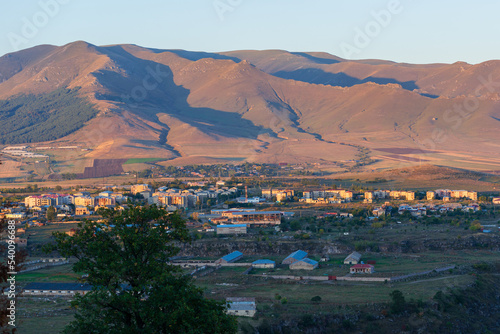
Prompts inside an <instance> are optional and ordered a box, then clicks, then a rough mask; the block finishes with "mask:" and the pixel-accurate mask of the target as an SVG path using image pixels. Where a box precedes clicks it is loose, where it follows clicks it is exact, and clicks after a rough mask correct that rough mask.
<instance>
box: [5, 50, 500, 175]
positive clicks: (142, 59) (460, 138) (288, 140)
mask: <svg viewBox="0 0 500 334" xmlns="http://www.w3.org/2000/svg"><path fill="white" fill-rule="evenodd" d="M61 89H64V90H66V91H67V92H70V93H68V94H69V95H68V96H66V99H68V98H69V97H72V96H73V95H75V97H72V101H75V103H76V104H77V103H80V102H78V101H79V100H80V99H81V103H82V104H84V105H86V106H88V104H89V103H90V104H91V105H92V106H93V108H94V110H95V113H90V112H88V109H85V110H86V113H85V117H80V118H78V117H73V114H71V117H70V118H71V119H73V120H74V122H73V123H74V124H73V123H72V124H71V127H67V123H68V117H59V116H57V117H56V116H55V115H59V114H57V113H56V112H58V113H61V110H59V109H60V108H61V106H60V105H61V103H59V104H56V105H55V106H52V107H51V105H50V104H47V103H46V102H44V103H45V104H44V107H40V108H39V114H41V115H42V116H43V114H44V113H48V114H50V115H51V117H50V118H49V117H48V116H47V117H45V118H43V119H44V122H45V123H44V130H43V131H44V132H45V131H49V132H50V131H51V130H50V129H48V128H50V127H52V128H54V129H56V128H61V127H63V128H66V127H67V128H68V130H67V131H65V132H60V134H57V133H56V134H55V135H54V136H55V137H57V138H55V137H54V138H52V137H47V138H50V139H49V141H47V139H43V138H44V137H41V136H40V135H31V136H28V137H18V138H32V139H30V142H31V143H30V145H31V146H43V147H47V146H52V147H54V146H56V147H57V146H63V145H64V146H70V145H74V146H77V147H79V148H82V149H84V150H82V151H80V153H78V154H76V155H75V154H73V155H71V159H72V160H74V161H80V162H81V163H82V164H83V165H85V164H86V165H89V162H90V161H92V160H93V159H102V158H106V159H131V158H152V159H153V158H155V159H158V160H164V163H165V164H188V163H220V162H228V161H231V162H238V161H249V162H270V163H277V162H288V163H295V162H296V163H304V162H309V163H319V164H332V166H335V165H336V166H338V167H339V168H341V167H345V166H347V165H352V164H353V163H356V164H357V165H358V166H359V165H367V166H365V167H364V168H372V169H384V168H390V167H394V166H395V165H398V166H399V165H401V166H406V165H408V164H416V163H422V162H425V163H431V164H437V165H447V166H451V167H464V168H470V169H476V170H499V169H500V143H499V139H500V134H499V133H500V132H499V131H498V130H499V127H500V94H499V93H500V61H497V60H493V61H488V62H484V63H481V64H476V65H471V64H467V63H463V62H457V63H454V64H425V65H417V64H406V63H395V62H391V61H384V60H346V59H342V58H339V57H336V56H333V55H330V54H328V53H320V52H288V51H283V50H264V51H256V50H242V51H231V52H219V53H209V52H193V51H184V50H160V49H152V48H145V47H140V46H137V45H128V44H127V45H110V46H96V45H92V44H89V43H86V42H83V41H77V42H73V43H70V44H67V45H64V46H52V45H40V46H36V47H33V48H30V49H26V50H22V51H18V52H14V53H10V54H6V55H4V56H3V57H1V58H0V100H3V101H1V102H3V103H4V107H3V108H1V109H0V113H1V114H0V128H1V130H0V131H1V134H2V137H5V138H7V137H9V138H16V137H15V136H14V135H13V132H12V131H13V130H12V129H11V127H10V126H6V124H8V122H11V123H12V122H15V123H18V122H17V120H16V119H15V118H13V117H20V116H19V115H20V114H19V112H17V111H16V110H18V108H19V107H14V102H12V101H14V99H16V98H17V99H19V98H20V97H22V98H25V97H26V96H33V98H38V99H43V98H44V97H47V96H53V95H54V92H58V90H61ZM50 94H52V95H50ZM58 96H59V95H58ZM76 96H77V97H76ZM45 100H47V99H45ZM9 101H11V102H10V104H9ZM9 108H10V109H9ZM79 110H80V109H79V108H77V107H74V106H72V108H71V112H72V113H74V115H80V113H81V112H80V111H79ZM16 112H17V113H16ZM62 112H64V110H63V111H62ZM68 112H69V111H68ZM25 113H26V111H25ZM48 114H47V115H48ZM23 115H25V114H23ZM23 117H24V119H26V118H27V117H28V118H29V117H30V116H29V113H28V116H26V115H25V116H23ZM47 122H49V123H48V124H47ZM60 122H65V123H64V124H62V123H60ZM77 123H78V124H77ZM31 128H33V129H34V130H32V129H31ZM31 128H30V129H29V130H26V129H27V127H21V128H20V129H17V130H16V131H17V132H16V134H17V133H22V131H23V129H25V130H24V132H26V133H25V134H26V135H29V134H30V133H27V131H35V130H36V124H35V125H34V126H32V127H31ZM46 128H47V129H48V130H45V129H46ZM68 132H69V133H68ZM59 136H60V137H59ZM37 138H42V139H40V140H45V142H43V143H35V142H36V141H37ZM9 140H10V142H9ZM9 140H8V141H4V144H5V145H8V144H12V143H20V142H19V141H17V142H16V141H15V140H14V139H9ZM63 160H64V159H63ZM76 165H78V164H76Z"/></svg>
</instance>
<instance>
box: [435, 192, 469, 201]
mask: <svg viewBox="0 0 500 334" xmlns="http://www.w3.org/2000/svg"><path fill="white" fill-rule="evenodd" d="M451 198H454V199H462V198H464V199H470V200H472V201H477V192H475V191H467V190H449V189H437V190H435V191H432V190H431V191H428V192H427V200H429V201H431V200H434V199H442V200H443V201H448V200H450V199H451Z"/></svg>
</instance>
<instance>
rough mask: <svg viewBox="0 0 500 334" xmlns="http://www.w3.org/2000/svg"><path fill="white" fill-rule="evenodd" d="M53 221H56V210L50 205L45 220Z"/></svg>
mask: <svg viewBox="0 0 500 334" xmlns="http://www.w3.org/2000/svg"><path fill="white" fill-rule="evenodd" d="M54 219H56V209H55V208H54V207H53V206H52V205H51V206H49V208H48V209H47V220H48V221H53V220H54Z"/></svg>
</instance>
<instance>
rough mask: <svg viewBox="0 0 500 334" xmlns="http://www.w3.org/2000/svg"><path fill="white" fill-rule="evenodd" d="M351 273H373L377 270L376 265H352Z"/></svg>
mask: <svg viewBox="0 0 500 334" xmlns="http://www.w3.org/2000/svg"><path fill="white" fill-rule="evenodd" d="M349 272H350V273H351V274H373V273H374V272H375V267H374V266H372V265H371V264H355V265H354V266H352V267H351V269H350V271H349Z"/></svg>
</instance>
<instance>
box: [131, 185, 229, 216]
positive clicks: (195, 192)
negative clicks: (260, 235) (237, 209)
mask: <svg viewBox="0 0 500 334" xmlns="http://www.w3.org/2000/svg"><path fill="white" fill-rule="evenodd" d="M136 186H141V187H137V188H134V189H133V191H132V193H134V191H137V192H136V193H135V194H141V195H142V196H143V197H144V198H146V199H147V200H148V203H149V204H156V205H159V206H164V207H173V209H174V210H176V209H179V208H194V207H195V206H196V204H197V203H205V202H206V201H207V200H209V199H214V200H217V199H219V198H220V197H222V196H226V197H227V198H233V197H236V196H237V195H238V188H236V187H231V188H229V187H224V186H223V187H221V188H219V187H218V186H215V187H214V186H212V187H209V188H208V189H199V188H198V189H194V188H189V189H184V190H181V189H176V188H167V187H160V188H158V189H157V190H156V191H155V192H153V191H152V190H151V189H150V188H145V186H149V185H147V184H146V185H136ZM133 187H134V186H133Z"/></svg>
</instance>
